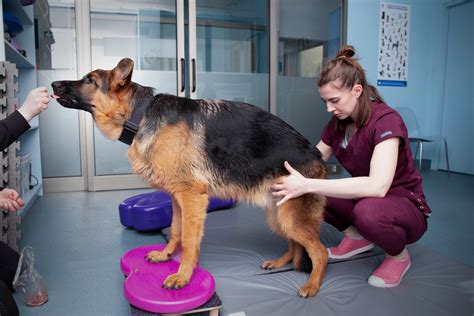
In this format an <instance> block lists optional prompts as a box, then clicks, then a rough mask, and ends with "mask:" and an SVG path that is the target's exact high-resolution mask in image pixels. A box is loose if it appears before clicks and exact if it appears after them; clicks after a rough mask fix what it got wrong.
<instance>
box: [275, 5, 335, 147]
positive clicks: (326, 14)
mask: <svg viewBox="0 0 474 316" xmlns="http://www.w3.org/2000/svg"><path fill="white" fill-rule="evenodd" d="M278 5H279V8H278V9H277V14H278V22H279V23H278V30H279V32H278V44H277V45H278V48H276V49H277V50H278V70H277V72H278V75H277V80H276V81H277V84H276V85H277V87H276V103H277V111H276V113H277V114H278V116H279V117H281V118H282V119H284V120H285V121H286V122H288V123H289V124H290V125H292V126H293V127H295V128H296V129H297V130H298V131H299V132H300V133H301V134H303V135H304V136H305V137H306V138H307V139H308V140H310V142H311V143H313V144H317V143H318V142H319V139H320V136H321V135H320V134H321V132H322V129H323V128H324V127H325V126H326V124H327V122H328V121H329V120H330V118H331V115H330V114H329V113H327V111H326V106H325V104H324V103H323V102H322V101H321V97H320V96H319V93H318V90H317V86H316V80H317V76H318V75H319V72H320V70H321V67H322V65H323V63H324V62H325V61H326V60H327V59H328V58H332V57H334V56H335V55H336V54H337V51H338V50H339V48H340V46H341V42H342V35H343V27H342V21H343V14H342V12H343V10H342V1H341V0H326V1H313V0H302V1H298V5H295V1H293V0H280V1H279V2H278ZM272 48H273V47H272Z"/></svg>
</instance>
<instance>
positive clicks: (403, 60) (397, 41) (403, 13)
mask: <svg viewBox="0 0 474 316" xmlns="http://www.w3.org/2000/svg"><path fill="white" fill-rule="evenodd" d="M379 23H380V25H379V51H378V65H377V85H378V86H396V87H406V86H407V80H408V42H409V41H408V39H409V34H410V32H409V30H410V28H409V26H410V6H409V5H405V4H397V3H387V2H381V3H380V17H379Z"/></svg>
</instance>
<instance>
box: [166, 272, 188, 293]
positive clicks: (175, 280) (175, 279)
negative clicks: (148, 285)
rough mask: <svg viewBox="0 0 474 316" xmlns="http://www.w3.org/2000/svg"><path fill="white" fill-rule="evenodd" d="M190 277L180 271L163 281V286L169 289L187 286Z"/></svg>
mask: <svg viewBox="0 0 474 316" xmlns="http://www.w3.org/2000/svg"><path fill="white" fill-rule="evenodd" d="M189 279H190V278H189V277H186V276H184V275H183V274H180V273H175V274H172V275H170V276H168V277H167V278H166V279H165V281H164V282H163V287H164V288H167V289H172V290H177V289H181V288H183V287H185V286H186V285H187V284H188V283H189Z"/></svg>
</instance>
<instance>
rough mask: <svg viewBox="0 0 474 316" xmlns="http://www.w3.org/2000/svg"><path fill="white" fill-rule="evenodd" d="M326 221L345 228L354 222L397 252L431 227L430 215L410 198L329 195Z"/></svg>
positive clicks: (369, 236) (391, 252)
mask: <svg viewBox="0 0 474 316" xmlns="http://www.w3.org/2000/svg"><path fill="white" fill-rule="evenodd" d="M324 217H325V221H326V222H327V223H329V224H331V225H333V226H334V227H336V228H337V229H338V230H340V231H343V230H345V229H346V228H348V227H349V226H351V225H352V226H354V227H355V228H356V229H357V230H358V231H359V233H360V234H361V235H362V236H363V237H364V238H366V239H368V240H370V241H372V242H373V243H375V244H376V245H377V246H379V247H380V248H382V249H383V250H385V252H386V253H388V254H389V255H392V256H395V255H397V254H399V253H400V252H402V250H403V249H404V248H405V245H407V244H411V243H414V242H415V241H417V240H418V239H420V238H421V236H423V234H424V233H425V231H426V229H427V222H426V216H425V215H424V214H423V213H422V212H421V211H420V210H419V209H418V208H417V207H416V206H415V205H414V204H413V203H412V202H411V201H410V200H408V199H407V198H404V197H399V196H396V195H386V196H385V197H384V198H363V199H360V200H346V199H338V198H331V197H327V205H326V212H325V216H324Z"/></svg>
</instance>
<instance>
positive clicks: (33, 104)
mask: <svg viewBox="0 0 474 316" xmlns="http://www.w3.org/2000/svg"><path fill="white" fill-rule="evenodd" d="M49 100H50V97H49V94H48V89H47V88H46V87H38V88H36V89H33V90H31V91H30V93H28V95H27V96H26V100H25V102H23V105H22V106H21V108H19V109H18V111H19V112H20V113H21V115H23V117H24V118H25V120H27V121H28V122H29V121H31V119H32V118H33V117H35V116H36V115H38V114H40V113H41V112H43V111H45V110H46V109H47V108H48V103H49Z"/></svg>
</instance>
